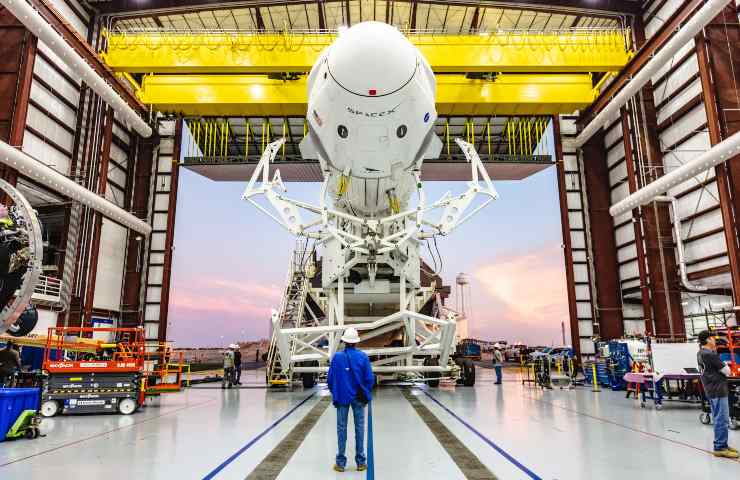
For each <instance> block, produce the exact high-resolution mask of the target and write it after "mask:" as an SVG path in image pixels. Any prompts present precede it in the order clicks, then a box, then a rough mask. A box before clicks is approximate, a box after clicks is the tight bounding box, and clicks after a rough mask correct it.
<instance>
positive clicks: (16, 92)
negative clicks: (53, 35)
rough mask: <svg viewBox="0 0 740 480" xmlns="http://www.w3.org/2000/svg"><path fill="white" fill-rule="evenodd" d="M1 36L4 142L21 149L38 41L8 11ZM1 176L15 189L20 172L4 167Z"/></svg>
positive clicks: (1, 15)
mask: <svg viewBox="0 0 740 480" xmlns="http://www.w3.org/2000/svg"><path fill="white" fill-rule="evenodd" d="M0 36H1V37H2V43H3V55H2V56H1V57H2V58H0V139H2V140H5V141H6V142H8V143H9V144H10V145H13V146H16V147H19V148H20V146H21V145H22V144H23V135H24V133H25V131H26V117H27V116H28V100H29V98H30V94H31V84H32V82H33V65H34V62H35V60H36V48H37V39H36V37H35V36H33V35H32V34H31V32H29V31H28V30H26V28H25V27H24V26H23V25H22V24H21V23H20V22H18V20H17V19H16V18H15V17H14V16H13V15H12V14H10V13H9V12H8V11H7V10H5V9H0ZM0 176H2V177H3V178H5V180H7V181H8V182H10V183H11V184H12V185H15V184H16V181H17V172H16V171H15V170H14V169H12V168H9V167H1V168H0Z"/></svg>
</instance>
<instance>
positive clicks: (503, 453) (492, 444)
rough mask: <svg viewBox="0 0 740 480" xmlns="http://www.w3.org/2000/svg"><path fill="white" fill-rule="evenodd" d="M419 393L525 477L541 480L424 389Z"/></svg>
mask: <svg viewBox="0 0 740 480" xmlns="http://www.w3.org/2000/svg"><path fill="white" fill-rule="evenodd" d="M420 391H421V392H422V393H424V395H426V396H427V397H429V398H430V399H431V400H432V401H433V402H434V403H436V404H437V405H439V406H440V407H441V408H442V409H443V410H444V411H445V412H447V413H449V414H450V415H451V416H452V417H453V418H454V419H455V420H457V421H458V422H460V423H462V424H463V425H465V427H467V429H468V430H470V431H471V432H473V433H474V434H475V435H477V436H478V438H480V439H481V440H483V441H484V442H485V443H487V444H488V446H490V447H491V448H493V449H494V450H496V451H497V452H498V453H499V454H501V456H503V457H504V458H505V459H507V460H508V461H509V462H511V463H512V464H514V465H515V466H516V467H517V468H518V469H519V470H521V471H522V472H524V473H525V474H526V475H527V476H529V478H531V479H532V480H542V477H540V476H539V475H537V474H536V473H534V472H533V471H532V470H530V469H529V468H527V467H526V466H524V465H523V464H522V463H521V462H519V460H517V459H516V458H514V457H513V456H512V455H510V454H509V453H508V452H507V451H506V450H504V449H503V448H501V447H499V446H498V445H496V443H494V442H493V440H491V439H490V438H488V437H486V436H485V435H483V434H482V433H481V432H479V431H478V430H477V429H476V428H475V427H473V426H472V425H470V424H469V423H468V422H466V421H465V420H463V419H462V418H460V417H459V416H458V415H457V414H456V413H455V412H453V411H452V410H450V409H449V408H447V406H445V405H444V404H443V403H442V402H440V401H439V400H437V399H436V398H435V397H434V396H433V395H431V394H430V393H429V392H427V391H426V390H424V389H420Z"/></svg>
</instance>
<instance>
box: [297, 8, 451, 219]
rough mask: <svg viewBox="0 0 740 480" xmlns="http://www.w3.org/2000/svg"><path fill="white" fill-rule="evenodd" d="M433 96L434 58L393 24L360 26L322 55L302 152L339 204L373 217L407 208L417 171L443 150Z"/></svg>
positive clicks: (311, 84)
mask: <svg viewBox="0 0 740 480" xmlns="http://www.w3.org/2000/svg"><path fill="white" fill-rule="evenodd" d="M434 99H435V78H434V74H433V72H432V70H431V68H430V67H429V63H428V62H427V61H426V59H425V58H424V57H423V56H422V55H421V53H420V52H419V50H418V49H417V48H416V47H415V46H414V45H413V44H412V43H411V42H409V40H408V39H407V38H406V37H405V36H404V35H403V34H402V33H401V32H400V31H398V30H397V29H396V28H394V27H392V26H390V25H387V24H385V23H380V22H363V23H359V24H357V25H355V26H353V27H351V28H349V29H347V30H346V31H344V32H343V33H341V34H340V35H339V37H338V38H337V40H336V41H335V42H334V43H333V44H332V45H331V46H329V47H328V48H327V49H326V50H325V51H324V52H323V53H322V55H321V56H320V58H319V60H318V61H317V62H316V64H315V65H314V66H313V68H312V70H311V73H310V74H309V78H308V112H307V119H308V127H309V128H308V130H309V135H308V136H307V137H306V138H305V139H304V141H303V142H302V143H301V153H302V156H303V157H304V158H318V159H320V160H322V162H323V163H324V164H325V166H326V169H327V170H328V172H329V175H330V181H329V190H330V192H331V194H333V195H334V196H335V198H336V199H337V201H336V202H335V204H336V205H337V206H338V207H340V208H342V207H344V208H345V209H346V210H349V211H351V212H353V213H355V214H357V215H362V216H374V215H382V214H385V213H388V212H391V211H396V210H398V209H401V208H403V207H404V206H405V205H406V203H407V201H408V198H409V196H410V194H411V192H412V191H413V189H414V178H413V170H414V169H415V168H417V167H418V166H419V165H420V164H421V162H422V161H423V159H425V158H436V157H437V156H438V155H439V152H440V150H441V147H442V144H441V142H440V140H439V139H438V138H437V136H436V135H435V133H434V130H433V126H434V122H435V120H436V118H437V112H436V110H435V103H434Z"/></svg>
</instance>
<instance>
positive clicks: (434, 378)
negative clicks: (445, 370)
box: [424, 357, 442, 388]
mask: <svg viewBox="0 0 740 480" xmlns="http://www.w3.org/2000/svg"><path fill="white" fill-rule="evenodd" d="M424 365H425V366H438V365H439V359H438V358H432V357H427V358H426V359H424ZM441 376H442V374H441V373H440V372H427V377H428V378H429V379H428V380H427V385H429V386H430V387H432V388H437V387H439V377H441Z"/></svg>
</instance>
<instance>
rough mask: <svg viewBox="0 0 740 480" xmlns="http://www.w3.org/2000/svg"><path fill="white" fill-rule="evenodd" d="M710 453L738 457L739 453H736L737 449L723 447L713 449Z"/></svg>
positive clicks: (716, 455)
mask: <svg viewBox="0 0 740 480" xmlns="http://www.w3.org/2000/svg"><path fill="white" fill-rule="evenodd" d="M712 453H713V455H714V456H715V457H722V458H740V454H738V453H737V451H733V450H730V449H729V448H725V449H724V450H715V451H714V452H712Z"/></svg>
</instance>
